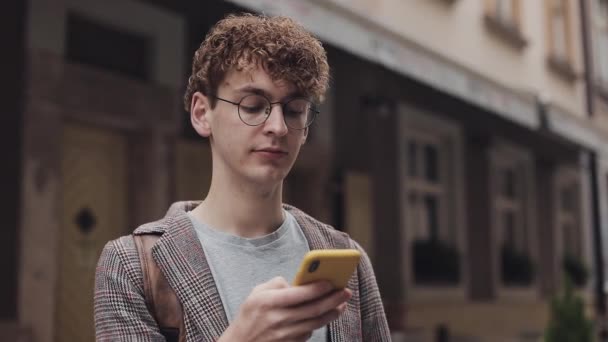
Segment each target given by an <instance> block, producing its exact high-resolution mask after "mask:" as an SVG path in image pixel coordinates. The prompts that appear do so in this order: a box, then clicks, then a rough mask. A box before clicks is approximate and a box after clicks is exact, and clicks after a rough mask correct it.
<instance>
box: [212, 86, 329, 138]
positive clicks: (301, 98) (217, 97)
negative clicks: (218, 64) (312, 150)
mask: <svg viewBox="0 0 608 342" xmlns="http://www.w3.org/2000/svg"><path fill="white" fill-rule="evenodd" d="M249 96H260V97H262V98H264V99H265V100H266V101H267V102H268V104H269V105H270V107H268V108H269V109H268V108H267V109H266V110H268V114H266V117H265V118H264V120H263V121H262V122H260V123H259V124H255V125H252V124H249V123H247V122H245V120H243V118H242V117H241V102H243V100H244V99H245V98H247V97H249ZM211 97H213V98H214V99H216V100H220V101H223V102H226V103H230V104H231V105H234V106H236V107H237V108H236V110H237V115H238V116H239V119H240V120H241V122H242V123H244V124H245V125H247V126H251V127H255V126H260V125H263V124H264V123H265V122H266V121H267V120H268V118H269V117H270V114H272V106H274V105H276V104H280V105H281V110H282V111H285V106H286V105H287V104H288V103H289V102H291V101H295V100H305V101H307V102H310V104H311V105H312V106H311V108H310V110H312V112H313V113H314V116H313V118H312V120H310V122H309V123H308V125H306V127H303V128H294V127H291V126H289V125H288V124H287V119H286V118H285V115H283V122H285V126H287V127H288V128H291V129H295V130H299V131H301V130H305V129H307V128H308V127H310V125H312V123H313V122H314V121H315V119H316V118H317V115H319V114H320V111H319V110H318V109H317V108H315V107H316V106H317V104H316V103H314V102H312V101H310V100H309V99H307V98H305V97H294V98H291V99H289V100H287V101H286V102H282V101H277V102H272V101H270V99H268V98H267V97H266V96H264V95H262V94H249V95H245V96H243V97H242V98H241V99H240V100H239V102H234V101H230V100H226V99H223V98H221V97H219V96H217V95H211Z"/></svg>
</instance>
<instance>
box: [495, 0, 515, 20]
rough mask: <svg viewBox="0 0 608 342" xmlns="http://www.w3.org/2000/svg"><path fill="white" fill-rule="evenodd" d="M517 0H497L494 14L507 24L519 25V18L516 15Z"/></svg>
mask: <svg viewBox="0 0 608 342" xmlns="http://www.w3.org/2000/svg"><path fill="white" fill-rule="evenodd" d="M516 2H517V1H515V0H495V4H494V15H495V16H496V18H497V19H498V20H499V21H500V22H502V23H506V24H510V25H514V26H516V25H517V22H518V18H517V17H516V9H515V3H516Z"/></svg>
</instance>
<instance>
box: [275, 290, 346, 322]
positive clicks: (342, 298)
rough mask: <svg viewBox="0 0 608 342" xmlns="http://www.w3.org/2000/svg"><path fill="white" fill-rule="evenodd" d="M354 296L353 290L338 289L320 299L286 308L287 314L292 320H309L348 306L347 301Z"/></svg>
mask: <svg viewBox="0 0 608 342" xmlns="http://www.w3.org/2000/svg"><path fill="white" fill-rule="evenodd" d="M351 296H352V292H350V291H347V290H338V291H334V292H333V293H331V294H329V295H326V296H324V297H322V298H320V299H318V300H313V301H310V302H307V303H304V304H302V305H299V306H296V307H291V308H288V309H285V315H286V316H287V317H288V320H290V321H292V322H296V321H301V320H307V319H311V318H315V317H319V316H322V315H324V314H325V313H327V312H329V311H331V310H334V309H336V308H339V307H340V305H344V307H345V306H346V302H347V301H348V300H349V299H350V297H351Z"/></svg>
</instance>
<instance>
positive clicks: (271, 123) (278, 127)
mask: <svg viewBox="0 0 608 342" xmlns="http://www.w3.org/2000/svg"><path fill="white" fill-rule="evenodd" d="M288 130H289V128H288V127H287V125H286V124H285V116H284V115H283V106H281V104H280V103H277V104H273V105H272V106H271V107H270V114H268V119H266V122H265V123H264V131H265V132H267V133H274V134H276V135H277V136H283V135H285V134H287V132H288Z"/></svg>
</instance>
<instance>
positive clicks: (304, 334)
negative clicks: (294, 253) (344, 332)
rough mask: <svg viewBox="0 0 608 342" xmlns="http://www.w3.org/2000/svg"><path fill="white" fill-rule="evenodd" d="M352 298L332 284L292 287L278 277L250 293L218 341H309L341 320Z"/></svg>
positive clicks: (320, 283) (349, 293) (323, 283)
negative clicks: (334, 287)
mask: <svg viewBox="0 0 608 342" xmlns="http://www.w3.org/2000/svg"><path fill="white" fill-rule="evenodd" d="M351 295H352V293H351V291H350V290H348V289H344V290H338V291H335V290H333V288H332V286H331V284H330V283H329V282H315V283H311V284H306V285H301V286H290V285H289V284H288V283H287V281H286V280H285V279H283V278H281V277H276V278H274V279H272V280H270V281H268V282H266V283H263V284H260V285H258V286H256V287H255V288H254V289H253V291H251V294H250V295H249V297H247V299H245V302H244V303H243V304H242V305H241V308H240V310H239V313H238V314H237V316H236V318H235V320H234V321H233V322H232V324H230V326H229V327H228V329H227V330H226V331H225V332H224V334H223V335H222V336H221V338H220V340H219V341H222V342H224V341H226V342H228V341H252V342H253V341H255V342H257V341H306V340H307V339H308V338H310V336H311V335H312V332H313V330H315V329H318V328H320V327H323V326H325V325H327V324H328V323H329V322H331V321H333V320H334V319H336V318H338V316H339V315H340V314H341V313H342V311H344V309H345V308H346V301H347V300H348V299H349V298H350V297H351Z"/></svg>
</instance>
